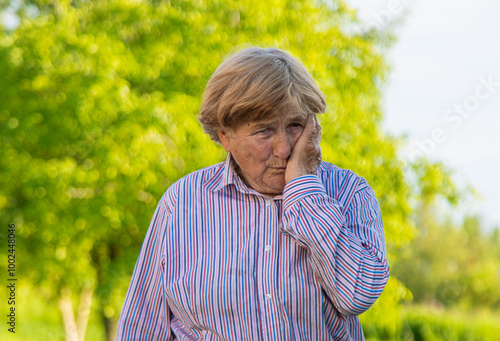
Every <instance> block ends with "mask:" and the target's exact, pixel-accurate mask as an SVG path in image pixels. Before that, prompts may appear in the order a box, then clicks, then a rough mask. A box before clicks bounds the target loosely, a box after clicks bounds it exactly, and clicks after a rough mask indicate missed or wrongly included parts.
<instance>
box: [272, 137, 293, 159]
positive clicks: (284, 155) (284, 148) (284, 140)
mask: <svg viewBox="0 0 500 341" xmlns="http://www.w3.org/2000/svg"><path fill="white" fill-rule="evenodd" d="M292 147H293V138H292V137H291V136H288V135H287V134H286V133H278V134H276V136H275V140H274V156H276V157H278V158H280V159H284V160H286V159H288V157H289V156H290V154H291V153H292Z"/></svg>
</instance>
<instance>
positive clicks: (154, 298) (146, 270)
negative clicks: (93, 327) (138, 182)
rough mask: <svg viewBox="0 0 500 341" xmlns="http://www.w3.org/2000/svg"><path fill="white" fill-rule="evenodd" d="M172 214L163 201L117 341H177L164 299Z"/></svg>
mask: <svg viewBox="0 0 500 341" xmlns="http://www.w3.org/2000/svg"><path fill="white" fill-rule="evenodd" d="M168 220H169V214H168V211H167V208H166V206H165V203H164V201H163V198H162V199H161V200H160V202H159V203H158V206H157V207H156V210H155V213H154V215H153V218H152V220H151V224H150V225H149V229H148V232H147V234H146V238H145V239H144V243H143V245H142V248H141V252H140V254H139V258H138V260H137V263H136V265H135V268H134V273H133V275H132V280H131V282H130V286H129V288H128V291H127V295H126V297H125V303H124V304H123V308H122V312H121V315H120V319H119V321H118V328H117V334H116V338H115V341H118V340H176V338H175V335H174V334H173V332H172V330H171V329H170V319H171V313H170V309H169V307H168V305H167V302H166V300H165V295H164V289H163V288H164V287H163V278H164V271H165V270H164V266H165V259H164V253H163V249H164V245H165V240H164V236H165V226H166V224H167V222H168Z"/></svg>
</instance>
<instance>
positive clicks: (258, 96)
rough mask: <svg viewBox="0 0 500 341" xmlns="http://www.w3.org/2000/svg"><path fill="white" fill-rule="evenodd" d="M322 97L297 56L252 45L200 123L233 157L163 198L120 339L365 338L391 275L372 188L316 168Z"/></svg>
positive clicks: (222, 76)
mask: <svg viewBox="0 0 500 341" xmlns="http://www.w3.org/2000/svg"><path fill="white" fill-rule="evenodd" d="M325 110H326V105H325V99H324V95H323V93H322V92H321V91H320V90H319V89H318V87H317V86H316V84H315V83H314V81H313V79H312V78H311V76H310V75H309V73H308V72H307V70H306V69H305V67H304V66H303V65H302V64H301V63H299V62H298V61H297V60H296V59H294V58H293V57H291V56H290V55H289V54H287V53H285V52H283V51H281V50H278V49H274V48H270V49H262V48H255V47H254V48H247V49H244V50H241V51H239V52H237V53H236V54H234V55H232V56H231V57H229V58H228V59H227V60H225V61H224V62H223V63H222V64H221V65H220V66H219V68H218V69H217V70H216V71H215V73H214V74H213V76H212V77H211V79H210V81H209V82H208V85H207V88H206V91H205V97H204V100H203V104H202V107H201V111H200V115H199V120H200V122H201V124H202V125H203V128H204V130H205V132H206V133H208V134H209V135H210V137H211V138H212V140H214V141H215V142H216V143H221V144H222V146H223V147H224V148H225V149H226V151H227V152H228V156H227V159H226V161H225V162H223V163H220V164H216V165H213V166H210V167H207V168H204V169H201V170H198V171H196V172H194V173H191V174H189V175H187V176H185V177H184V178H182V179H180V180H179V181H177V182H176V183H175V184H173V185H172V186H171V187H170V188H169V189H168V190H167V191H166V192H165V194H164V195H163V197H162V198H161V200H160V202H159V203H158V206H157V208H156V211H155V213H154V216H153V219H152V221H151V225H150V226H149V231H148V233H147V235H146V239H145V241H144V245H143V247H142V250H141V253H140V255H139V259H138V261H137V264H136V267H135V270H134V274H133V277H132V281H131V284H130V287H129V290H128V292H127V296H126V299H125V304H124V306H123V310H122V314H121V317H120V321H119V327H118V334H117V337H116V338H117V340H176V339H179V340H362V339H364V337H363V331H362V329H361V325H360V323H359V319H358V317H357V315H359V314H361V313H362V312H364V311H365V310H366V309H368V308H369V307H370V306H371V305H372V304H373V302H374V301H375V300H376V299H377V298H378V297H379V295H380V294H381V292H382V290H383V288H384V286H385V284H386V283H387V279H388V277H389V267H388V264H387V260H386V252H385V240H384V231H383V226H382V219H381V216H380V208H379V205H378V202H377V199H376V198H375V194H374V192H373V190H372V189H371V188H370V187H369V186H368V184H367V183H366V181H365V180H364V179H363V178H361V177H359V176H357V175H356V174H354V173H353V172H351V171H349V170H344V169H340V168H338V167H336V166H334V165H332V164H330V163H327V162H324V161H321V149H320V144H319V143H320V138H321V129H320V126H319V123H318V120H317V118H316V114H319V113H322V112H324V111H325Z"/></svg>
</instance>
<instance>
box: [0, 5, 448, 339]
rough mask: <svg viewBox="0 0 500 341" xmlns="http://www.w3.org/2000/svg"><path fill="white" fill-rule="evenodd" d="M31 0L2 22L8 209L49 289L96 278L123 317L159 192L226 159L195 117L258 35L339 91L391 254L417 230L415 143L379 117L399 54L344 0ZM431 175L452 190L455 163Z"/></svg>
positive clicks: (342, 131) (337, 112)
mask: <svg viewBox="0 0 500 341" xmlns="http://www.w3.org/2000/svg"><path fill="white" fill-rule="evenodd" d="M26 4H28V5H29V6H36V8H37V14H36V15H32V16H31V17H30V16H28V15H24V13H25V12H23V11H20V12H19V13H20V15H21V19H22V20H21V24H20V26H19V27H18V28H16V29H15V30H14V31H12V32H10V31H7V30H6V29H4V30H3V31H2V32H0V74H1V75H2V76H1V77H0V88H1V89H2V91H0V103H1V107H0V122H1V128H0V131H1V139H0V189H1V192H0V211H1V214H2V217H4V219H5V220H6V221H8V222H14V223H16V224H17V225H18V226H20V228H19V241H18V245H19V246H18V249H19V250H20V251H19V252H22V253H23V255H24V256H23V258H22V259H23V261H22V264H20V266H21V265H22V266H21V271H22V276H23V277H24V278H27V279H29V280H30V281H31V282H32V283H33V284H34V286H36V288H37V290H38V294H40V293H41V294H43V295H44V297H46V298H47V299H49V300H50V299H57V298H59V297H60V295H61V292H62V290H63V289H64V290H65V289H66V288H70V289H71V290H72V291H73V292H78V291H80V290H81V289H82V288H83V287H92V288H94V289H95V294H94V304H96V305H97V306H98V307H99V311H101V312H102V315H103V317H104V320H105V321H108V322H109V321H113V320H116V318H117V316H118V313H119V311H120V309H121V304H122V302H123V298H124V295H125V292H126V289H127V286H128V283H129V280H130V275H131V273H132V270H133V266H134V263H135V260H136V258H137V255H138V253H139V249H140V246H141V244H142V241H143V238H144V235H145V233H146V229H147V226H148V224H149V220H150V219H151V214H152V212H153V210H154V207H155V205H156V203H157V201H158V200H159V198H160V197H161V195H162V194H163V193H164V191H165V190H166V189H167V188H168V186H169V185H170V184H172V183H173V182H174V181H175V180H177V179H178V178H180V177H181V176H183V175H184V174H187V173H189V172H192V171H194V170H196V169H199V168H201V167H204V166H208V165H210V164H214V163H216V162H220V161H222V160H223V159H224V157H225V153H224V152H223V150H222V149H221V148H220V147H219V146H216V145H215V144H214V143H212V142H211V141H210V140H209V139H208V137H207V136H205V135H204V134H203V133H202V130H201V128H200V126H199V124H198V122H197V120H196V115H197V112H198V109H199V106H200V101H201V98H202V94H203V89H204V87H205V85H206V82H207V81H208V79H209V77H210V75H211V73H212V72H213V71H214V70H215V68H216V67H217V66H218V64H219V63H220V62H221V60H222V58H223V57H224V56H225V55H226V54H227V53H229V52H231V51H233V50H234V49H235V48H237V47H240V46H245V45H249V44H250V45H258V46H275V47H279V48H282V49H285V50H287V51H289V52H291V53H292V54H294V55H295V56H297V57H298V58H300V59H301V60H302V62H303V63H304V64H305V65H306V67H307V68H308V69H309V70H310V72H311V74H312V75H313V78H314V79H315V80H316V81H317V83H318V85H319V87H320V88H321V89H322V90H323V91H324V93H325V94H326V97H327V104H328V113H327V114H325V115H323V116H322V118H321V123H322V126H323V132H324V133H323V139H322V150H323V155H324V159H325V160H327V161H329V162H332V163H334V164H336V165H338V166H340V167H342V168H348V169H352V170H353V171H355V172H356V173H357V174H360V175H361V176H363V177H365V178H366V179H367V180H368V182H369V183H370V184H371V186H372V187H373V188H374V190H375V192H376V194H377V197H378V199H379V202H380V204H381V207H382V213H383V219H384V225H385V231H386V239H387V245H388V250H389V260H390V263H391V264H392V263H394V262H396V258H395V250H397V248H398V247H400V246H402V245H405V244H406V243H408V242H409V240H411V238H412V235H413V232H414V226H413V224H412V221H411V219H410V216H411V213H412V205H411V199H412V198H416V197H417V195H418V190H417V189H412V187H411V186H410V182H409V180H408V179H407V178H406V177H405V176H404V172H405V170H407V169H408V166H407V165H406V164H405V163H404V162H402V160H400V159H399V158H398V156H397V150H398V148H399V147H400V145H401V143H402V141H400V140H398V139H395V138H393V137H391V136H389V135H387V134H386V133H384V132H383V131H382V130H381V127H380V123H381V118H382V113H381V109H380V99H381V92H382V87H383V84H384V82H385V80H386V77H387V75H388V72H389V67H388V65H387V64H386V62H385V60H384V56H383V49H381V47H380V44H379V43H380V42H381V41H384V39H385V40H387V39H389V38H387V37H384V36H381V35H377V34H376V32H375V33H374V32H371V33H370V34H366V32H364V33H363V32H361V33H356V32H359V31H356V30H354V31H353V30H352V29H351V28H352V27H353V25H354V26H355V25H357V24H359V23H358V22H357V19H356V16H355V12H353V11H352V10H350V9H349V8H347V7H346V5H345V4H344V3H343V2H341V1H329V2H322V1H319V2H314V1H287V0H269V1H266V2H253V1H249V0H244V1H232V0H224V1H213V2H208V1H207V2H206V1H182V0H173V1H151V2H148V1H132V0H108V1H72V2H71V1H62V0H61V1H45V0H40V1H30V2H27V3H26ZM421 174H423V175H422V176H424V177H425V176H427V177H428V178H422V179H421V181H420V182H419V183H418V186H420V187H419V188H425V191H426V193H431V194H432V193H442V189H441V188H440V187H439V186H438V184H437V183H436V182H435V181H434V182H433V179H436V177H437V178H440V177H444V178H445V179H447V177H448V175H447V174H445V172H442V171H440V170H437V171H436V173H432V172H429V171H428V169H425V170H423V171H421ZM445 194H447V193H445ZM447 195H448V194H447ZM391 283H392V284H391V286H390V289H389V291H388V292H386V293H384V297H386V298H382V300H381V301H380V302H378V303H376V307H375V308H374V309H373V312H369V313H368V314H367V316H366V317H365V320H370V319H377V318H378V319H380V314H382V313H384V314H385V316H386V317H385V319H380V320H381V321H382V322H381V323H382V326H383V324H384V322H383V321H388V320H390V319H389V318H387V315H388V314H389V315H390V314H395V316H397V314H398V308H397V304H398V302H399V300H400V299H401V298H403V297H405V295H406V294H405V292H404V290H405V289H404V286H403V285H402V284H401V283H400V282H398V281H397V280H396V279H395V278H392V279H391ZM384 302H386V303H384ZM387 302H391V303H390V304H388V303H387ZM377 305H379V308H377ZM380 307H385V308H384V311H382V310H381V308H380ZM377 314H378V315H377ZM377 316H378V317H377ZM386 323H388V325H387V328H389V329H391V328H393V327H394V326H392V324H393V323H392V324H391V323H390V322H386ZM394 328H397V326H396V327H394ZM394 328H393V329H394ZM391 330H392V329H391ZM109 333H112V331H111V329H110V328H109V327H108V334H109Z"/></svg>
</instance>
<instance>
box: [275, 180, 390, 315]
mask: <svg viewBox="0 0 500 341" xmlns="http://www.w3.org/2000/svg"><path fill="white" fill-rule="evenodd" d="M356 181H357V185H356V186H355V188H354V190H353V194H352V196H351V198H350V200H348V201H347V203H346V207H345V209H344V207H342V206H341V205H340V204H339V202H338V201H337V200H335V199H334V198H332V197H330V196H328V195H327V192H326V190H325V188H324V186H323V184H322V183H321V181H320V180H319V178H318V177H317V176H315V175H305V176H302V177H299V178H296V179H294V180H292V181H290V182H289V183H288V184H287V185H286V187H285V190H284V193H283V200H284V209H283V225H282V232H283V233H284V234H286V235H288V236H290V237H291V238H293V239H294V241H295V242H297V243H298V244H299V245H301V246H303V247H305V248H307V249H308V250H309V251H310V255H311V260H312V266H313V270H314V272H315V274H316V275H317V278H318V280H319V282H320V284H321V286H322V288H323V289H324V290H325V292H326V293H327V295H328V297H329V298H330V299H331V300H332V302H333V304H334V305H335V307H336V308H337V309H338V310H339V311H340V312H341V313H342V314H344V315H359V314H361V313H363V312H364V311H366V310H367V309H368V308H369V307H370V306H371V305H372V304H373V303H374V302H375V301H376V300H377V298H378V297H379V296H380V294H381V293H382V291H383V289H384V287H385V285H386V283H387V280H388V278H389V266H388V263H387V259H386V253H385V239H384V232H383V225H382V218H381V214H380V208H379V205H378V202H377V199H376V198H375V194H374V192H373V190H372V189H371V188H370V186H368V184H367V183H366V181H365V180H364V179H363V178H359V177H358V178H357V180H356Z"/></svg>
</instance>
